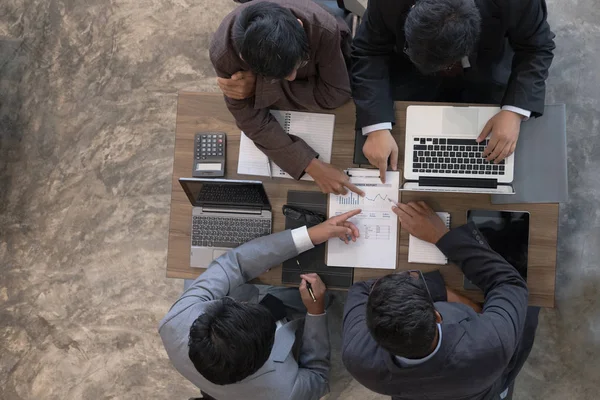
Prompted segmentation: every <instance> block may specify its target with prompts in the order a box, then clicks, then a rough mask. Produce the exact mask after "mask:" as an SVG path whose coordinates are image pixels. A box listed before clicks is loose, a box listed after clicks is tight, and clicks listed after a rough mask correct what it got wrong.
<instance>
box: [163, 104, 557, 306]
mask: <svg viewBox="0 0 600 400" xmlns="http://www.w3.org/2000/svg"><path fill="white" fill-rule="evenodd" d="M408 105H409V103H405V102H397V103H396V122H397V123H396V126H395V127H394V130H393V131H392V133H393V135H394V137H395V138H396V140H397V142H398V145H399V148H400V149H399V150H400V161H399V164H398V165H399V167H401V166H402V165H403V156H404V151H403V148H404V130H405V125H406V107H407V106H408ZM329 113H333V114H335V116H336V119H335V132H334V136H333V154H332V160H331V162H332V164H334V165H336V166H338V167H341V168H348V167H353V166H356V165H354V164H353V163H352V155H353V151H354V120H355V119H354V118H355V113H354V104H352V103H351V102H350V103H348V104H346V105H345V106H343V107H341V108H339V109H337V110H334V111H329ZM200 131H222V132H225V133H227V154H228V157H227V169H226V176H227V178H231V179H238V178H239V179H257V178H256V177H249V176H244V175H238V174H237V172H236V171H237V158H238V157H237V156H238V153H239V143H240V130H239V129H238V128H237V127H236V125H235V122H234V119H233V117H232V116H231V114H230V113H229V111H228V110H227V108H226V107H225V104H224V102H223V98H222V96H221V95H220V94H217V93H191V92H181V93H179V100H178V106H177V127H176V133H175V160H174V162H173V178H172V193H171V220H170V222H169V251H168V255H167V277H170V278H185V279H194V278H196V277H197V276H198V275H199V274H200V273H201V272H202V271H204V270H203V269H199V268H190V266H189V265H190V262H189V261H190V225H191V218H190V217H191V211H192V210H191V209H192V206H191V205H190V203H189V201H188V199H187V197H186V195H185V193H184V192H183V190H182V189H181V186H180V185H179V182H178V181H177V180H178V179H179V178H180V177H190V176H191V172H192V159H193V158H192V157H193V146H194V134H195V133H196V132H200ZM263 182H264V185H265V188H266V190H267V193H268V195H269V199H270V201H271V204H272V206H273V231H274V232H278V231H281V230H283V229H284V222H285V218H284V216H283V214H282V213H281V207H282V206H283V205H284V204H285V202H286V198H287V192H288V190H318V188H317V186H316V185H315V184H314V183H312V182H296V181H293V180H290V179H263ZM410 200H425V201H427V202H428V203H429V204H430V205H431V206H432V207H433V209H435V210H437V211H448V212H450V213H451V214H452V226H453V227H455V226H459V225H462V224H464V223H465V222H466V211H467V210H468V209H490V210H494V209H495V210H501V209H504V210H523V211H529V212H530V213H531V219H530V243H529V264H528V265H529V270H528V279H527V281H528V285H529V290H530V297H529V303H530V304H531V305H537V306H542V307H554V286H555V272H556V241H557V231H558V204H518V205H499V206H496V205H492V204H491V203H490V196H489V195H477V194H461V193H423V192H422V193H417V192H403V193H402V201H404V202H406V201H410ZM398 252H399V257H398V267H397V270H399V271H401V270H407V269H414V268H415V266H417V265H418V268H419V269H421V270H423V271H430V270H434V269H439V268H440V266H439V265H426V264H408V233H407V232H406V231H404V230H401V232H400V243H399V247H398ZM441 272H442V274H443V275H444V278H445V280H446V284H447V285H448V286H450V287H452V288H455V289H456V290H457V291H459V292H461V293H463V294H465V295H467V296H469V297H471V298H473V299H477V300H481V299H482V295H481V293H479V292H475V291H464V290H463V289H462V284H463V276H462V272H461V271H460V269H459V268H458V267H457V266H455V265H448V266H443V267H442V268H441ZM388 273H390V270H383V269H366V268H356V270H355V272H354V280H355V281H362V280H366V279H370V278H375V277H379V276H382V275H385V274H388ZM258 280H259V281H260V282H261V283H266V284H271V285H281V269H280V267H278V268H272V269H271V270H270V271H269V272H267V273H265V274H263V275H261V276H260V278H259V279H258Z"/></svg>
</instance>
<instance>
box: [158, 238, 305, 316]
mask: <svg viewBox="0 0 600 400" xmlns="http://www.w3.org/2000/svg"><path fill="white" fill-rule="evenodd" d="M297 255H298V250H297V249H296V245H295V243H294V240H293V239H292V233H291V231H289V230H287V231H283V232H279V233H275V234H273V235H269V236H263V237H260V238H258V239H254V240H252V241H250V242H248V243H245V244H243V245H241V246H240V247H238V248H236V249H233V250H230V251H228V252H227V253H225V254H223V255H222V256H221V257H219V258H217V259H216V260H214V261H213V262H212V263H211V264H210V265H209V266H208V268H207V269H206V271H205V272H204V273H202V274H201V275H200V276H199V277H198V278H196V280H195V281H194V282H193V283H192V285H191V286H190V287H189V288H188V289H187V290H186V291H185V292H183V294H182V295H181V297H180V298H179V299H178V300H177V301H176V302H175V304H173V306H172V307H171V309H170V310H169V312H168V314H167V316H166V317H165V318H164V320H163V322H162V323H161V326H162V325H164V324H165V323H167V322H168V321H169V320H170V319H171V318H173V317H175V316H176V315H177V314H179V313H180V312H181V311H182V310H184V309H186V308H188V307H190V306H192V305H194V304H196V303H208V302H211V301H214V300H218V299H221V298H223V297H225V296H227V295H228V294H229V293H231V291H232V290H233V289H235V288H237V287H238V286H240V285H243V284H244V283H245V282H247V281H249V280H251V279H254V278H256V277H257V276H259V275H260V274H262V273H263V272H265V271H266V270H267V269H269V268H271V267H273V266H275V265H278V264H280V263H282V262H283V261H285V260H287V259H290V258H292V257H295V256H297Z"/></svg>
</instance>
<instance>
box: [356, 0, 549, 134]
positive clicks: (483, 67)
mask: <svg viewBox="0 0 600 400" xmlns="http://www.w3.org/2000/svg"><path fill="white" fill-rule="evenodd" d="M414 4H415V1H414V0H370V1H369V4H368V7H367V10H366V12H365V15H364V17H363V22H362V24H361V26H360V28H359V29H358V32H357V34H356V37H355V38H354V42H353V46H352V70H351V80H352V95H353V97H354V101H355V103H356V108H357V128H362V127H364V126H368V125H373V124H377V123H381V122H394V121H395V119H394V103H393V98H392V92H391V90H390V75H391V74H393V73H394V71H391V70H390V63H391V59H392V57H395V58H400V59H404V60H405V61H406V62H407V63H410V61H409V59H408V56H406V55H405V54H404V53H403V49H404V44H405V36H404V21H405V20H406V16H407V15H408V12H409V11H410V9H411V7H412V6H413V5H414ZM475 4H476V5H477V7H478V8H479V11H480V14H481V36H480V40H479V44H478V46H477V50H476V54H474V55H472V56H474V58H473V59H472V58H471V57H470V61H471V64H472V65H473V64H475V65H473V67H476V68H477V69H478V72H479V73H478V75H479V78H480V79H481V80H482V81H485V82H492V83H498V84H501V85H502V86H504V85H506V91H505V94H504V98H503V99H502V102H501V104H502V105H511V106H515V107H519V108H522V109H525V110H529V111H531V115H532V116H534V117H538V116H540V115H542V113H543V112H544V98H545V91H546V85H545V80H546V78H547V77H548V68H549V67H550V64H551V63H552V58H553V53H552V51H553V50H554V47H555V46H554V41H553V38H554V34H553V33H552V32H551V31H550V26H549V25H548V23H547V22H546V15H547V11H546V3H545V0H503V1H496V0H475ZM507 42H508V43H507ZM513 51H514V56H513V55H512V52H513ZM511 59H512V61H511ZM473 61H474V62H473Z"/></svg>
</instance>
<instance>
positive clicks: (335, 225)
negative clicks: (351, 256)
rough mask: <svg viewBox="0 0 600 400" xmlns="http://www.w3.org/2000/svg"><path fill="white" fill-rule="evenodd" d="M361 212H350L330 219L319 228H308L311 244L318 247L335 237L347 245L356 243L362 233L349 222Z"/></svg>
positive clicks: (318, 226)
mask: <svg viewBox="0 0 600 400" xmlns="http://www.w3.org/2000/svg"><path fill="white" fill-rule="evenodd" d="M360 212H361V210H360V209H358V210H352V211H348V212H347V213H344V214H340V215H338V216H335V217H332V218H329V219H328V220H327V221H325V222H322V223H320V224H319V225H317V226H313V227H312V228H308V236H309V237H310V240H311V242H312V243H313V244H314V245H315V246H316V245H319V244H321V243H325V242H326V241H327V240H329V239H331V238H334V237H339V238H340V239H342V240H343V241H344V242H346V244H348V243H350V240H352V241H353V242H356V238H358V237H359V236H360V233H359V232H358V228H357V227H356V225H354V224H353V223H352V222H348V219H349V218H352V217H354V216H355V215H358V214H360Z"/></svg>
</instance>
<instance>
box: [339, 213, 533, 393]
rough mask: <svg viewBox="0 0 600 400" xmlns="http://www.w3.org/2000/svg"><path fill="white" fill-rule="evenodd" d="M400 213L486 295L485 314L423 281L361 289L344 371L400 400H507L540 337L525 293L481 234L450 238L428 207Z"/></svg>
mask: <svg viewBox="0 0 600 400" xmlns="http://www.w3.org/2000/svg"><path fill="white" fill-rule="evenodd" d="M392 209H393V211H394V212H395V213H396V214H397V215H398V217H399V218H400V222H401V224H402V228H403V229H405V230H406V231H408V232H409V233H410V234H412V235H414V236H416V237H417V238H419V239H422V240H425V241H427V242H430V243H434V244H436V245H437V247H438V248H439V249H440V250H441V251H442V252H443V253H444V254H445V255H446V256H447V257H448V258H449V259H451V260H452V261H453V262H455V263H456V264H457V265H459V266H460V267H461V269H462V271H463V272H464V274H465V275H466V276H467V278H469V279H470V280H471V281H472V282H473V283H475V284H476V285H477V286H479V287H480V288H481V289H482V290H483V292H484V294H485V302H484V304H483V309H482V310H481V309H479V307H477V306H474V305H470V304H462V303H461V302H458V303H455V302H450V301H451V299H450V293H448V297H446V294H445V293H444V291H443V290H442V291H440V290H428V289H435V286H434V287H433V288H432V287H431V286H433V285H429V284H426V282H427V278H425V279H423V278H422V275H421V274H420V273H412V272H411V273H409V272H404V273H398V274H392V275H387V276H385V277H382V278H380V279H379V280H373V281H367V282H360V283H357V284H355V285H354V286H352V288H351V289H350V291H349V293H348V300H347V301H346V305H345V309H344V327H343V340H342V359H343V361H344V365H345V366H346V368H347V369H348V371H349V372H350V373H351V374H352V376H354V378H355V379H356V380H357V381H359V382H360V383H362V384H363V385H365V386H366V387H368V388H369V389H371V390H373V391H375V392H378V393H381V394H386V395H389V396H392V399H393V400H401V399H410V400H419V399H427V400H442V399H444V400H453V399H455V400H458V399H460V400H491V399H494V400H498V399H503V398H504V397H505V396H506V392H507V388H508V387H509V385H510V384H511V383H512V382H513V381H514V379H515V377H516V376H517V374H518V372H519V370H520V369H521V367H522V366H523V364H524V362H525V360H526V359H527V357H528V355H529V352H530V351H531V347H532V346H533V340H534V336H535V330H536V327H537V321H538V313H539V308H537V307H530V308H529V309H528V307H527V297H528V291H527V284H526V283H525V281H524V280H523V278H521V276H520V275H519V273H518V272H517V270H516V269H515V268H513V267H512V266H511V265H510V264H509V263H508V262H506V260H504V259H503V258H502V257H501V256H500V255H498V254H497V253H496V252H494V251H493V250H492V249H491V248H490V247H489V246H488V244H487V243H486V242H485V239H484V238H483V236H482V235H481V233H480V232H479V231H478V230H477V228H476V227H475V225H473V224H468V225H464V226H462V227H459V228H456V229H453V230H451V231H448V229H447V228H446V226H445V224H444V223H443V222H442V220H441V219H440V218H439V217H438V216H437V214H435V213H434V212H433V210H431V208H429V206H427V205H426V204H425V203H424V202H419V203H408V204H398V207H393V208H392ZM436 286H437V287H439V285H436ZM442 289H443V285H442ZM430 291H431V293H430Z"/></svg>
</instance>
